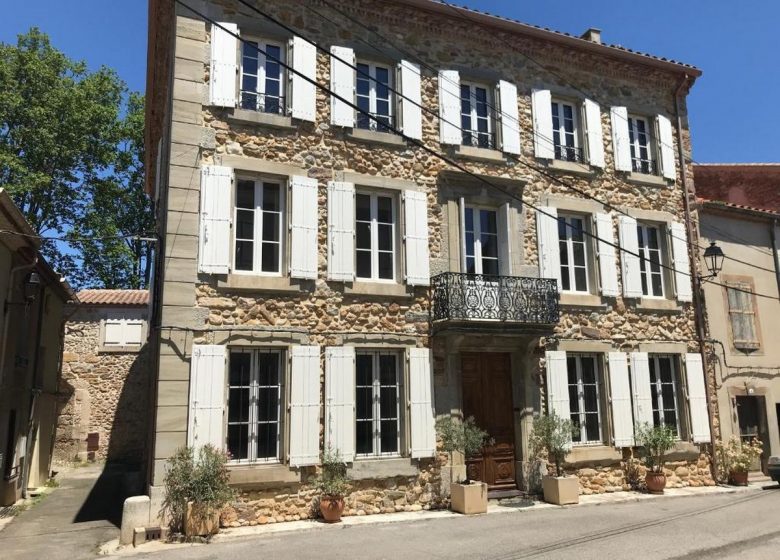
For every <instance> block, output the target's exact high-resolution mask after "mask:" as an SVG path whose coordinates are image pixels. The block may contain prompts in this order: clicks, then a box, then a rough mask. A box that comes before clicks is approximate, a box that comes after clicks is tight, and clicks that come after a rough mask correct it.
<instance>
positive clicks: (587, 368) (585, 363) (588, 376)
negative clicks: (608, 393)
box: [580, 356, 597, 384]
mask: <svg viewBox="0 0 780 560" xmlns="http://www.w3.org/2000/svg"><path fill="white" fill-rule="evenodd" d="M580 363H581V364H582V366H581V367H582V382H583V383H591V384H593V383H596V381H597V380H596V363H595V360H594V359H593V358H591V357H589V356H584V357H582V358H580Z"/></svg>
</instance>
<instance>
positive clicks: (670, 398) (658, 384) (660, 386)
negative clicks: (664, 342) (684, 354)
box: [649, 354, 680, 436]
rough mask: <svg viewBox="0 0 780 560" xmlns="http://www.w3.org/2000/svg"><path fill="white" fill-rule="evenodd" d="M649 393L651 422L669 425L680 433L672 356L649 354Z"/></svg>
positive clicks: (675, 372)
mask: <svg viewBox="0 0 780 560" xmlns="http://www.w3.org/2000/svg"><path fill="white" fill-rule="evenodd" d="M649 365H650V394H651V396H652V399H653V424H654V425H655V426H671V427H672V428H674V430H675V433H677V435H678V436H679V435H680V415H679V413H678V409H677V368H676V367H675V359H674V357H673V356H663V355H653V354H651V355H650V356H649Z"/></svg>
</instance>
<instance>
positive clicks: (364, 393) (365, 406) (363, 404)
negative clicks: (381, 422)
mask: <svg viewBox="0 0 780 560" xmlns="http://www.w3.org/2000/svg"><path fill="white" fill-rule="evenodd" d="M373 401H374V398H373V395H372V389H371V386H370V385H369V386H368V387H360V386H358V388H357V390H356V393H355V417H356V418H357V419H358V420H361V419H362V420H366V419H369V420H370V419H371V418H373V416H374V414H373V408H372V404H373Z"/></svg>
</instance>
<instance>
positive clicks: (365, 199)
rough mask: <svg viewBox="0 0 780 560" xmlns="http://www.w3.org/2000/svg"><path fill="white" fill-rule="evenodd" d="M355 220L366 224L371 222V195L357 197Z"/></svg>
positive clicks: (358, 195)
mask: <svg viewBox="0 0 780 560" xmlns="http://www.w3.org/2000/svg"><path fill="white" fill-rule="evenodd" d="M355 218H356V219H358V220H362V221H365V222H370V221H371V197H370V196H369V195H367V194H357V195H355Z"/></svg>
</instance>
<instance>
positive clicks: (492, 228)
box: [479, 210, 498, 233]
mask: <svg viewBox="0 0 780 560" xmlns="http://www.w3.org/2000/svg"><path fill="white" fill-rule="evenodd" d="M496 216H497V214H496V212H495V211H494V210H481V211H480V213H479V222H480V223H479V227H480V229H481V230H482V231H483V232H487V233H498V224H497V217H496Z"/></svg>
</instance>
